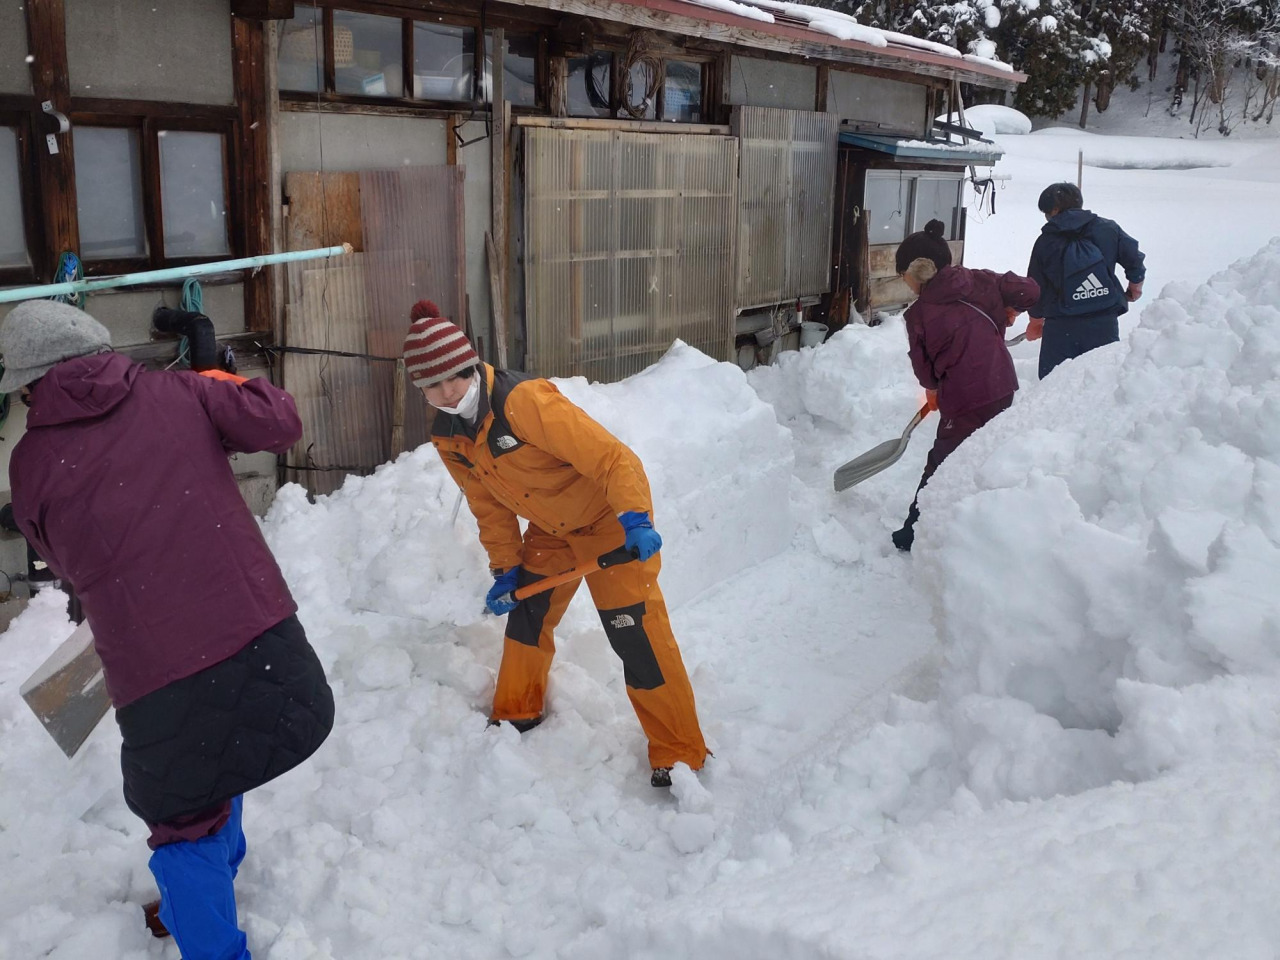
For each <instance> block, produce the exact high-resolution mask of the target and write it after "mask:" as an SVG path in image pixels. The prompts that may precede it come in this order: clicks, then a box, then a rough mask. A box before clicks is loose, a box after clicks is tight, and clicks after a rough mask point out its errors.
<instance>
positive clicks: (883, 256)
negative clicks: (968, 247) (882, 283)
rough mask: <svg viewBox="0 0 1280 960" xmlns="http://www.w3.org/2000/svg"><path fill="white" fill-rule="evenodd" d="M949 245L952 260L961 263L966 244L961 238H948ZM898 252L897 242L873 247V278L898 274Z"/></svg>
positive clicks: (878, 278) (877, 278) (878, 244)
mask: <svg viewBox="0 0 1280 960" xmlns="http://www.w3.org/2000/svg"><path fill="white" fill-rule="evenodd" d="M947 246H948V247H950V248H951V262H952V263H959V262H960V261H961V259H962V258H963V257H964V244H963V243H962V242H961V241H959V240H948V241H947ZM897 253H898V244H896V243H877V244H875V245H874V246H872V247H871V278H872V279H873V280H880V279H883V278H885V277H896V276H897V275H898V269H897V264H896V262H895V260H896V258H897Z"/></svg>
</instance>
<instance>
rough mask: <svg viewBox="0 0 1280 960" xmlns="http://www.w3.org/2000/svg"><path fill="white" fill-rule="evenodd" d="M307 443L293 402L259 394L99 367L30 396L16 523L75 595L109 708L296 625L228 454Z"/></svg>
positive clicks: (12, 472)
mask: <svg viewBox="0 0 1280 960" xmlns="http://www.w3.org/2000/svg"><path fill="white" fill-rule="evenodd" d="M301 433H302V424H301V422H300V421H299V419H298V412H297V409H296V408H295V406H294V403H293V398H292V397H290V396H289V395H288V394H287V393H285V392H284V391H283V390H279V389H277V388H276V387H273V386H272V385H271V384H270V383H269V382H268V381H266V380H250V381H248V382H247V383H245V384H243V385H237V384H235V383H230V382H226V381H216V380H211V379H209V378H208V377H202V376H199V375H198V374H195V373H190V372H172V373H170V372H149V371H147V370H145V369H144V368H143V367H142V365H141V364H136V363H133V362H132V361H130V360H129V359H128V358H127V357H125V356H123V355H122V354H118V353H101V354H97V355H95V356H87V357H78V358H76V359H74V360H66V361H64V362H62V363H59V364H58V365H57V366H55V367H54V368H53V369H52V370H50V371H49V372H48V373H47V374H45V375H44V377H42V378H41V379H40V380H39V381H38V382H37V383H36V384H35V386H34V387H33V389H32V396H31V409H30V411H29V412H28V415H27V433H26V435H25V436H24V437H23V438H22V440H21V441H19V443H18V445H17V447H16V448H15V449H14V451H13V457H12V459H11V460H10V463H9V482H10V484H11V486H12V489H13V512H14V518H15V519H16V520H17V523H18V526H19V528H20V529H21V530H22V532H23V534H24V535H25V536H26V538H27V540H28V541H30V543H31V545H32V546H33V547H34V548H35V549H36V552H37V553H39V554H40V557H41V558H42V559H43V560H44V561H45V562H46V563H48V564H49V567H50V568H51V569H52V570H53V572H54V573H56V574H57V575H58V576H59V577H61V578H63V579H65V580H67V581H68V582H69V583H70V584H71V585H72V586H73V587H74V588H75V591H76V593H77V595H78V596H79V598H80V601H81V604H82V605H83V608H84V612H85V616H86V618H87V619H88V621H89V625H90V627H91V628H92V630H93V641H94V647H95V649H96V650H97V653H98V656H99V657H100V658H101V659H102V666H103V673H104V675H105V679H106V685H107V692H108V693H109V694H110V695H111V700H112V703H114V704H115V706H116V707H123V706H125V705H127V704H129V703H131V702H133V701H134V700H137V699H138V698H139V697H142V696H144V695H145V694H148V693H151V692H152V691H154V690H157V689H159V688H160V687H163V686H165V685H166V684H169V683H172V682H173V681H175V680H180V679H182V678H184V677H188V676H191V675H192V674H195V673H198V672H199V671H201V670H203V669H204V668H206V667H210V666H213V665H214V664H216V663H220V662H221V661H223V660H225V659H227V658H228V657H230V656H232V655H233V654H235V653H237V652H239V651H240V650H241V649H243V648H244V647H245V646H246V645H248V644H249V642H250V641H252V640H253V639H254V638H256V637H257V636H258V635H259V634H261V633H262V632H264V631H265V630H266V629H267V628H269V627H271V626H273V625H274V624H277V623H279V622H280V621H281V620H283V619H285V618H286V617H288V616H290V615H291V614H293V613H294V612H295V611H296V610H297V605H296V604H295V603H294V602H293V597H292V596H290V594H289V588H288V587H287V586H286V585H285V582H284V577H283V576H282V575H281V573H280V568H279V567H278V566H276V562H275V558H274V557H273V556H272V555H271V551H270V550H269V549H268V548H267V544H266V541H264V540H263V538H262V532H261V531H260V530H259V528H258V523H257V520H256V519H255V518H254V516H253V514H252V513H250V511H249V508H248V507H247V506H246V505H245V502H244V500H243V498H242V497H241V495H240V490H239V487H238V486H237V484H236V480H235V476H234V474H233V473H232V469H231V465H230V463H228V461H227V454H228V453H232V452H240V453H250V452H254V451H259V450H270V451H272V452H275V453H283V452H284V451H286V450H288V449H289V448H290V447H291V446H292V445H293V444H294V443H295V442H296V441H297V440H298V438H299V436H301Z"/></svg>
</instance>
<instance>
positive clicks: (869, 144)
mask: <svg viewBox="0 0 1280 960" xmlns="http://www.w3.org/2000/svg"><path fill="white" fill-rule="evenodd" d="M840 142H841V143H847V144H849V145H851V146H855V147H864V148H865V149H868V150H877V151H879V152H880V153H887V154H889V155H890V156H893V157H898V158H899V159H902V160H932V161H936V162H938V163H954V164H974V165H980V166H990V165H991V164H993V163H995V162H996V161H997V160H999V159H1000V158H1001V157H1002V156H1004V150H1002V149H1001V148H1000V147H998V146H996V145H995V144H994V143H987V142H985V141H982V140H972V141H970V142H969V143H950V142H948V141H946V140H919V139H913V138H911V137H896V136H887V135H885V134H873V133H860V132H858V131H854V130H841V131H840Z"/></svg>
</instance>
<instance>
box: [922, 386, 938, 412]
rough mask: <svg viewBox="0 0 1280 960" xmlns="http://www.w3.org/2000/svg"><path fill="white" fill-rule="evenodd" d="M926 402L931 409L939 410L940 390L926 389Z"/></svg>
mask: <svg viewBox="0 0 1280 960" xmlns="http://www.w3.org/2000/svg"><path fill="white" fill-rule="evenodd" d="M924 402H925V404H926V405H927V406H928V407H929V409H930V410H937V409H938V391H937V390H926V391H925V392H924Z"/></svg>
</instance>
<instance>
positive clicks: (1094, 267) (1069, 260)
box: [1027, 183, 1147, 380]
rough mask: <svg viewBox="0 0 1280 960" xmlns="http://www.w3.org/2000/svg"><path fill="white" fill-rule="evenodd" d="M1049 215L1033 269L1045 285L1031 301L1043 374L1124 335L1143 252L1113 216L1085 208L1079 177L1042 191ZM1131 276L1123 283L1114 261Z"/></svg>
mask: <svg viewBox="0 0 1280 960" xmlns="http://www.w3.org/2000/svg"><path fill="white" fill-rule="evenodd" d="M1038 206H1039V207H1040V211H1041V212H1042V213H1043V214H1044V216H1045V219H1046V220H1047V221H1048V223H1046V224H1045V225H1044V227H1043V228H1042V229H1041V231H1040V237H1039V238H1038V239H1037V240H1036V243H1035V246H1034V247H1033V248H1032V250H1031V264H1030V266H1029V267H1028V268H1027V276H1029V277H1030V278H1031V279H1032V280H1034V281H1035V282H1036V283H1038V284H1039V285H1040V302H1039V303H1037V304H1035V305H1034V306H1032V307H1031V308H1030V310H1029V311H1028V313H1029V314H1030V315H1031V321H1030V323H1028V325H1027V339H1028V340H1039V339H1041V337H1043V341H1042V342H1041V344H1040V379H1042V380H1043V379H1044V378H1045V377H1046V376H1048V375H1049V372H1050V371H1051V370H1053V368H1054V367H1056V366H1057V365H1058V364H1060V363H1062V362H1063V361H1064V360H1071V359H1073V358H1075V357H1078V356H1080V355H1081V354H1083V353H1088V352H1089V351H1090V350H1094V349H1096V348H1097V347H1101V346H1105V345H1106V344H1108V343H1115V342H1116V341H1117V340H1119V339H1120V315H1121V314H1123V313H1125V312H1127V311H1128V309H1129V304H1130V303H1133V302H1134V301H1135V300H1137V299H1138V298H1139V297H1141V296H1142V281H1143V280H1144V279H1145V278H1146V275H1147V268H1146V266H1145V264H1144V261H1145V259H1146V258H1145V256H1144V255H1143V253H1142V251H1141V250H1139V249H1138V241H1137V240H1135V239H1133V237H1131V236H1129V235H1128V234H1127V233H1125V232H1124V231H1123V230H1121V229H1120V226H1119V224H1117V223H1116V222H1115V221H1113V220H1107V219H1106V218H1105V217H1100V216H1098V215H1097V214H1096V213H1091V212H1090V211H1088V210H1085V209H1083V207H1084V197H1083V196H1082V195H1081V193H1080V190H1079V188H1078V187H1077V186H1076V185H1075V184H1074V183H1055V184H1051V185H1050V186H1048V187H1046V188H1045V189H1044V192H1043V193H1041V194H1040V201H1039V204H1038ZM1117 264H1118V265H1120V266H1121V267H1123V268H1124V273H1125V278H1126V280H1127V281H1128V282H1127V284H1125V285H1124V286H1122V285H1121V283H1120V281H1119V279H1118V278H1117V277H1116V265H1117Z"/></svg>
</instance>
